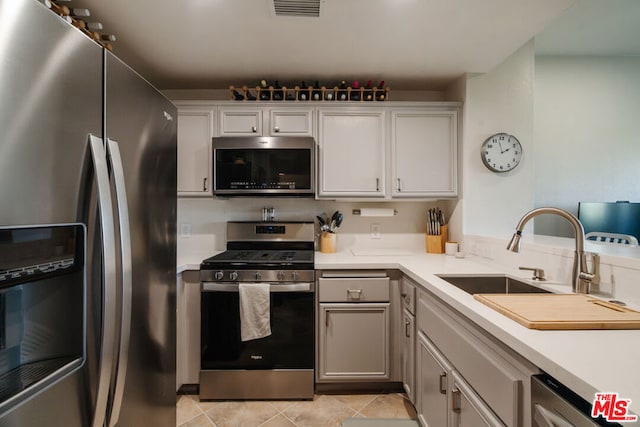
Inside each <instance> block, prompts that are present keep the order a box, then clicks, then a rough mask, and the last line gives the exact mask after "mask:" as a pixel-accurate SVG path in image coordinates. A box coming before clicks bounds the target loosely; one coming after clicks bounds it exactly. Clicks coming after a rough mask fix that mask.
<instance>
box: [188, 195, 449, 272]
mask: <svg viewBox="0 0 640 427" xmlns="http://www.w3.org/2000/svg"><path fill="white" fill-rule="evenodd" d="M265 206H269V207H273V208H274V209H275V219H276V221H314V222H317V221H316V219H315V218H316V215H321V214H326V215H328V216H331V215H332V213H333V212H335V211H336V210H339V211H340V212H342V213H343V214H344V220H343V222H342V225H341V227H340V228H339V229H338V250H342V249H346V248H352V247H357V246H363V245H370V246H372V247H375V248H383V247H387V248H397V247H403V246H406V247H411V248H414V247H415V246H416V245H417V243H416V242H417V241H419V242H420V244H421V245H424V237H423V236H424V232H425V229H426V223H427V210H428V209H429V208H433V207H436V206H438V207H440V208H441V209H442V210H443V212H444V214H445V217H446V218H448V217H449V215H450V212H451V209H452V206H453V202H452V201H448V200H444V201H443V200H439V201H434V202H397V203H389V202H382V203H375V202H357V201H355V202H343V201H340V202H338V201H332V200H327V201H325V200H313V199H301V198H290V199H287V198H264V199H261V198H231V199H226V200H225V199H215V198H179V199H178V264H183V263H195V262H200V261H201V260H202V259H204V258H206V257H209V256H211V255H212V253H213V252H216V251H222V250H224V249H225V244H226V240H225V239H226V223H227V221H260V220H261V219H262V208H263V207H265ZM365 207H366V208H391V209H395V210H396V211H397V214H396V215H394V216H392V217H362V216H358V215H353V213H352V211H353V210H354V209H361V208H365ZM371 224H377V229H378V230H379V233H380V237H379V238H373V237H372V232H371V228H372V227H371ZM187 234H190V235H188V236H187Z"/></svg>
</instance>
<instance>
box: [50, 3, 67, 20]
mask: <svg viewBox="0 0 640 427" xmlns="http://www.w3.org/2000/svg"><path fill="white" fill-rule="evenodd" d="M49 4H50V5H51V10H52V11H54V12H55V14H56V15H60V16H62V17H65V16H69V15H71V11H70V10H69V8H68V7H67V6H64V5H63V6H60V5H59V4H56V3H54V2H49Z"/></svg>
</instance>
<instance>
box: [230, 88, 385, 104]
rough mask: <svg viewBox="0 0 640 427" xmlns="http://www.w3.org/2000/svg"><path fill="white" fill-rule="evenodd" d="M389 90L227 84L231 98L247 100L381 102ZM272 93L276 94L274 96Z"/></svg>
mask: <svg viewBox="0 0 640 427" xmlns="http://www.w3.org/2000/svg"><path fill="white" fill-rule="evenodd" d="M390 92H391V89H390V88H389V87H384V88H377V87H372V88H365V87H359V88H352V87H347V88H338V87H337V86H335V87H332V88H331V87H330V88H327V87H325V86H322V87H320V88H313V87H308V88H301V87H299V86H295V87H293V88H288V87H286V86H283V87H281V88H274V87H273V86H269V87H268V88H262V87H260V86H256V87H255V88H253V87H251V88H249V87H248V86H242V87H236V86H229V93H230V94H231V99H232V100H235V101H247V102H252V101H262V102H264V101H269V102H271V101H275V102H279V101H285V102H286V101H288V102H296V101H297V102H309V101H311V102H319V101H323V102H334V101H335V102H383V101H388V100H389V93H390ZM274 94H275V95H276V97H275V98H274ZM279 94H281V95H279ZM343 95H344V96H343ZM342 98H344V99H342Z"/></svg>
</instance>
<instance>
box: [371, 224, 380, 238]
mask: <svg viewBox="0 0 640 427" xmlns="http://www.w3.org/2000/svg"><path fill="white" fill-rule="evenodd" d="M371 238H372V239H379V238H380V224H371Z"/></svg>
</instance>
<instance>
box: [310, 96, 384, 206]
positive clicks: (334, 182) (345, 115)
mask: <svg viewBox="0 0 640 427" xmlns="http://www.w3.org/2000/svg"><path fill="white" fill-rule="evenodd" d="M317 141H318V151H319V156H318V157H319V160H318V165H319V167H318V197H320V198H322V197H331V198H336V197H373V198H381V197H384V195H385V176H386V172H385V112H384V110H380V109H368V108H367V109H364V108H362V109H336V108H320V109H319V110H318V138H317Z"/></svg>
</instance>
